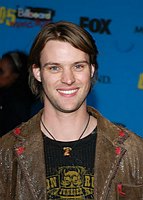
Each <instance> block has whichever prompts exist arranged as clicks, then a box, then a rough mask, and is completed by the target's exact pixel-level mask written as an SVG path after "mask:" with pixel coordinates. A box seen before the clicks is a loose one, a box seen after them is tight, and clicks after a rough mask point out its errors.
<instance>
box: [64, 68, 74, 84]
mask: <svg viewBox="0 0 143 200" xmlns="http://www.w3.org/2000/svg"><path fill="white" fill-rule="evenodd" d="M61 81H62V83H65V84H68V85H71V84H72V83H74V82H75V76H74V73H73V71H72V69H65V70H63V73H62V77H61Z"/></svg>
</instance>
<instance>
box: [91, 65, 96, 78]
mask: <svg viewBox="0 0 143 200" xmlns="http://www.w3.org/2000/svg"><path fill="white" fill-rule="evenodd" d="M94 73H95V66H94V65H93V64H92V65H91V78H92V77H93V76H94Z"/></svg>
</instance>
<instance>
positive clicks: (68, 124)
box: [41, 107, 96, 141]
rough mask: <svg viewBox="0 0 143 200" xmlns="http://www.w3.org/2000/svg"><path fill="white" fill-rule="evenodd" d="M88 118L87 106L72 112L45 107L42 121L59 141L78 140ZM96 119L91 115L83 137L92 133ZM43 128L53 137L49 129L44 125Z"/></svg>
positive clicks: (45, 132) (44, 131)
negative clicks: (52, 110) (54, 110)
mask: <svg viewBox="0 0 143 200" xmlns="http://www.w3.org/2000/svg"><path fill="white" fill-rule="evenodd" d="M88 120H89V114H88V112H87V109H86V107H85V108H84V109H78V110H77V111H74V112H71V113H62V112H51V111H50V110H46V109H44V111H43V115H42V121H43V123H44V125H45V127H46V128H47V130H48V131H49V132H50V133H51V135H53V137H54V138H55V139H56V140H58V141H74V140H78V139H79V137H80V135H81V134H82V132H83V131H84V129H85V126H86V124H87V122H88ZM94 120H95V118H93V117H90V121H89V124H88V127H87V129H86V131H85V133H84V134H83V137H85V136H87V135H88V134H90V131H91V130H92V129H93V121H94ZM91 125H92V127H91ZM95 125H96V123H95ZM95 125H94V126H95ZM94 128H95V127H94ZM41 129H42V131H43V133H44V134H45V135H47V136H48V137H50V138H51V136H50V134H49V133H48V131H47V130H46V129H45V128H44V127H43V126H42V125H41ZM51 139H53V138H51Z"/></svg>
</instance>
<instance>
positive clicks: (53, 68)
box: [49, 66, 60, 72]
mask: <svg viewBox="0 0 143 200" xmlns="http://www.w3.org/2000/svg"><path fill="white" fill-rule="evenodd" d="M49 70H50V71H52V72H58V71H60V67H58V66H50V67H49Z"/></svg>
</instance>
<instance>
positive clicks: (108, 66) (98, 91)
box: [0, 0, 143, 137]
mask: <svg viewBox="0 0 143 200" xmlns="http://www.w3.org/2000/svg"><path fill="white" fill-rule="evenodd" d="M142 9H143V1H142V0H136V1H134V0H126V1H124V0H120V1H118V2H115V1H114V0H108V1H106V0H100V1H93V0H89V1H87V0H78V1H77V0H76V1H75V0H71V1H66V0H52V1H48V0H39V1H38V0H37V1H35V0H31V1H26V0H20V1H19V0H15V1H14V0H13V1H11V0H7V1H5V0H1V1H0V45H1V48H0V56H1V55H2V54H3V53H5V52H7V51H10V50H22V51H25V52H26V53H27V54H28V53H29V50H30V47H31V45H32V42H33V40H34V38H35V36H36V35H37V33H38V32H39V30H40V29H41V27H42V26H43V25H44V24H45V21H43V20H42V17H43V16H45V17H47V18H46V19H47V21H54V22H55V21H59V20H68V21H71V22H74V23H76V24H79V25H81V26H82V27H84V28H85V29H86V30H88V31H89V32H90V33H91V34H92V36H93V37H94V39H95V40H96V43H97V46H98V49H99V57H98V62H99V76H98V80H97V83H96V85H95V86H94V88H93V89H92V92H91V93H90V95H89V96H88V100H87V101H88V104H90V105H92V106H94V107H96V108H97V109H98V110H99V111H100V112H101V113H102V114H103V115H104V116H106V117H107V118H108V119H110V120H111V121H113V122H115V123H118V124H122V125H123V126H125V127H127V128H128V129H130V130H132V131H133V132H136V133H137V134H138V135H140V136H141V137H143V25H142V18H143V12H142ZM29 10H30V11H29ZM28 12H33V13H34V12H37V13H40V14H37V17H39V18H40V17H41V18H40V19H38V18H36V15H34V17H35V18H32V19H31V18H30V15H29V13H28ZM41 13H42V14H41ZM22 15H23V16H22ZM24 16H25V17H24ZM47 21H46V22H47Z"/></svg>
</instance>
